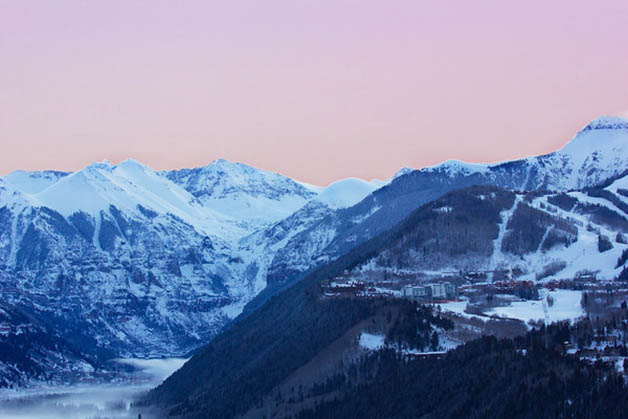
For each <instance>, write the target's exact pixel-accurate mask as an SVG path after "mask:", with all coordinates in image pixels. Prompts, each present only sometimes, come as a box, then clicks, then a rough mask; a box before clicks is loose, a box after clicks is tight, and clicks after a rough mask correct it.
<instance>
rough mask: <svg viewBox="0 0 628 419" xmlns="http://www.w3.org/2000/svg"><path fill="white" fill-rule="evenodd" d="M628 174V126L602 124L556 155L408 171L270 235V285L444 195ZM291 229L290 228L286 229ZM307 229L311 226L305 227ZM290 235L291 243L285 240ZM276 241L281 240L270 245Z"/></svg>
mask: <svg viewBox="0 0 628 419" xmlns="http://www.w3.org/2000/svg"><path fill="white" fill-rule="evenodd" d="M626 170H628V120H626V119H623V118H618V117H601V118H598V119H596V120H594V121H593V122H591V123H590V124H588V125H587V126H586V127H584V128H583V129H582V130H581V131H580V132H579V133H578V134H577V135H576V136H575V137H574V138H573V139H572V140H571V141H570V142H569V143H568V144H567V145H566V146H565V147H564V148H563V149H561V150H559V151H556V152H554V153H551V154H547V155H543V156H538V157H529V158H526V159H521V160H514V161H509V162H503V163H495V164H472V163H465V162H460V161H457V160H448V161H445V162H443V163H441V164H439V165H436V166H433V167H427V168H424V169H420V170H409V169H407V168H404V169H402V170H400V172H399V173H398V174H397V175H395V176H394V178H393V179H392V181H391V182H390V183H389V184H387V185H385V186H383V187H382V188H380V189H378V190H376V191H374V192H373V193H372V194H370V195H368V196H367V197H366V198H365V199H364V200H362V201H360V202H359V203H357V204H356V205H354V206H352V207H349V208H341V209H329V208H323V209H321V210H319V211H318V212H317V213H316V214H313V213H312V214H310V216H309V218H307V217H300V219H301V220H308V221H307V223H304V222H303V221H301V222H300V228H298V229H295V228H292V227H288V226H291V225H292V223H293V222H294V220H292V219H290V218H289V219H286V220H283V221H281V222H280V223H278V224H277V225H275V226H272V227H271V228H269V229H268V230H267V231H266V232H265V233H264V235H266V236H271V237H272V236H274V235H275V234H277V232H279V235H278V236H277V237H282V240H285V241H286V243H285V244H283V243H282V245H281V246H280V247H279V248H278V250H277V251H276V253H275V254H274V256H273V260H272V262H271V263H270V266H269V267H268V274H267V281H268V282H269V283H273V282H275V281H288V282H290V281H292V280H295V279H297V278H299V277H301V276H302V275H303V274H304V273H305V272H307V271H308V270H310V269H312V267H314V266H318V265H320V264H324V263H326V262H328V261H330V260H333V259H335V258H337V257H338V256H340V255H342V254H344V253H346V252H347V251H349V250H350V249H352V248H354V247H355V246H356V245H358V244H360V243H363V242H364V241H366V240H368V239H370V238H372V237H374V236H376V235H377V234H379V233H381V232H383V231H385V230H387V229H389V228H391V227H392V226H394V225H395V224H397V223H398V222H400V221H401V220H403V219H404V218H405V217H406V216H407V215H408V214H409V213H410V212H411V211H413V210H414V209H416V208H418V207H419V206H421V205H423V204H425V203H427V202H430V201H432V200H434V199H436V198H438V197H440V196H443V195H444V194H445V193H447V192H449V191H451V190H455V189H460V188H464V187H468V186H472V185H495V186H499V187H502V188H506V189H510V190H550V191H567V190H574V189H582V188H586V187H590V186H594V185H597V184H600V183H602V182H604V181H605V180H607V179H610V178H613V177H616V176H618V175H620V174H622V173H624V172H625V171H626ZM282 223H286V226H285V227H281V225H282ZM305 224H307V225H305ZM284 231H290V233H291V234H290V236H289V237H287V236H286V235H285V234H284V233H283V232H284ZM270 240H271V241H272V240H274V239H270Z"/></svg>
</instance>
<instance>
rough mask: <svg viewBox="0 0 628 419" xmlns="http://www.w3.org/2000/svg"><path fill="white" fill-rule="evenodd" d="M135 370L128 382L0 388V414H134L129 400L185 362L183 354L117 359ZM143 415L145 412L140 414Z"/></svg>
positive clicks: (48, 417) (54, 418) (46, 417)
mask: <svg viewBox="0 0 628 419" xmlns="http://www.w3.org/2000/svg"><path fill="white" fill-rule="evenodd" d="M117 361H118V362H120V363H123V364H127V365H132V366H134V367H135V368H137V373H136V374H135V375H134V377H132V379H131V382H121V383H120V382H117V383H110V384H80V385H71V386H57V387H39V388H34V389H28V390H27V389H20V390H18V391H16V390H9V389H3V390H0V418H3V419H5V418H6V419H9V418H15V419H18V418H19V419H84V418H105V417H106V418H136V417H137V413H138V412H135V411H132V410H131V409H130V404H131V402H132V401H133V400H134V399H135V398H136V397H137V396H138V395H139V394H141V393H143V392H145V391H148V390H150V389H151V388H153V387H155V386H156V385H158V384H160V383H161V382H162V381H163V380H164V379H165V378H166V377H168V376H169V375H170V374H172V373H173V372H174V371H176V370H177V369H179V368H181V366H182V365H183V364H184V363H185V361H186V359H182V358H165V359H135V358H129V359H119V360H117ZM143 417H145V418H146V415H143Z"/></svg>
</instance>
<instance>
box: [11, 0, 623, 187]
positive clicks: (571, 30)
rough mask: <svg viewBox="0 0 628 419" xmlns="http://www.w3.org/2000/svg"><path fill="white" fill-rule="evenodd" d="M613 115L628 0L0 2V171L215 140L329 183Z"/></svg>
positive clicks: (528, 140)
mask: <svg viewBox="0 0 628 419" xmlns="http://www.w3.org/2000/svg"><path fill="white" fill-rule="evenodd" d="M601 114H624V115H627V116H628V1H626V0H615V1H595V2H593V1H580V0H569V1H567V0H560V1H558V0H557V1H547V0H544V1H519V2H514V1H504V0H490V1H482V0H478V1H442V0H440V1H419V0H408V1H403V0H399V1H381V0H378V1H369V0H356V1H346V0H330V1H320V0H319V1H305V0H301V1H299V0H285V1H273V0H265V1H245V0H235V1H207V0H204V1H200V0H199V1H192V0H180V1H174V0H173V1H158V0H145V1H140V0H133V1H128V0H120V1H114V0H107V1H82V0H81V1H79V0H76V1H71V0H55V1H51V0H41V1H35V0H0V175H1V174H6V173H8V172H10V171H12V170H15V169H18V168H21V169H27V170H36V169H59V170H76V169H79V168H81V167H83V166H85V165H87V164H89V163H90V162H92V161H96V160H98V161H100V160H103V159H108V160H110V161H112V162H119V161H120V160H124V159H125V158H127V157H132V158H135V159H138V160H140V161H142V162H144V163H145V164H147V165H149V166H151V167H153V168H154V169H167V168H180V167H193V166H200V165H206V164H208V163H209V162H211V161H212V160H214V159H216V158H219V157H223V158H227V159H229V160H235V161H241V162H245V163H248V164H251V165H254V166H257V167H260V168H264V169H270V170H274V171H277V172H280V173H283V174H286V175H288V176H291V177H295V178H297V179H300V180H303V181H308V182H311V183H316V184H327V183H329V182H331V181H333V180H335V179H338V178H341V177H347V176H358V177H362V178H366V179H370V178H387V177H390V176H391V175H392V174H393V173H394V172H395V171H397V170H398V169H399V168H401V167H402V166H411V167H417V168H418V167H423V166H426V165H431V164H435V163H438V162H440V161H443V160H446V159H449V158H457V159H461V160H466V161H471V162H491V161H498V160H505V159H512V158H517V157H523V156H528V155H533V154H542V153H546V152H550V151H553V150H555V149H557V148H560V147H562V146H563V145H564V144H565V143H566V142H567V141H568V140H569V139H570V138H571V137H572V136H573V135H574V134H575V132H576V131H577V130H579V129H580V128H581V127H582V126H584V125H586V123H587V122H588V121H589V120H591V119H593V118H595V117H597V116H599V115H601Z"/></svg>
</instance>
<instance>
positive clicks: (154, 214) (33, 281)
mask: <svg viewBox="0 0 628 419" xmlns="http://www.w3.org/2000/svg"><path fill="white" fill-rule="evenodd" d="M338 185H344V186H338ZM338 185H333V186H332V187H331V188H329V189H328V188H316V187H312V186H304V185H302V184H300V183H298V182H295V181H293V180H291V179H289V178H286V177H284V176H281V175H278V174H275V173H271V172H266V171H262V170H258V169H254V168H252V167H249V166H246V165H243V164H239V163H231V162H227V161H225V160H218V161H216V162H214V163H212V164H210V165H209V166H207V167H203V168H197V169H185V170H180V171H169V172H155V171H153V170H152V169H150V168H149V167H147V166H145V165H143V164H141V163H139V162H137V161H134V160H127V161H124V162H122V163H120V164H119V165H113V164H110V163H109V162H106V161H105V162H102V163H94V164H91V165H89V166H87V167H85V168H84V169H82V170H79V171H77V172H75V173H62V172H33V173H27V172H13V173H11V174H9V175H7V176H5V177H3V178H0V261H2V262H0V288H1V289H2V297H1V298H0V300H2V301H4V302H6V303H10V304H13V305H15V306H17V307H19V308H20V309H22V310H25V311H27V312H29V313H31V315H32V316H33V318H35V319H37V320H38V321H41V322H42V323H43V324H45V325H47V326H48V327H50V328H52V329H56V330H61V331H63V333H62V336H63V337H64V338H66V339H67V340H68V341H69V342H70V343H72V344H73V345H75V346H76V347H77V348H80V350H82V351H84V352H85V353H90V354H95V355H97V356H99V357H104V358H107V357H112V356H121V355H130V354H136V355H141V356H165V355H181V354H185V353H187V352H189V351H190V350H192V349H194V348H196V347H198V346H199V345H201V344H203V343H205V342H207V341H208V340H209V339H211V337H212V336H214V335H215V334H216V333H217V332H218V331H219V330H220V329H221V328H222V327H223V326H224V325H225V324H226V323H228V321H229V320H230V319H232V318H233V317H235V316H236V315H237V314H239V313H240V311H241V310H242V307H243V306H244V304H246V303H247V302H248V301H249V300H250V299H251V298H253V296H254V295H256V294H258V293H259V292H260V291H261V289H263V288H264V286H265V285H266V281H265V278H264V277H263V276H262V274H261V273H259V274H258V269H255V263H256V262H255V257H256V254H251V252H246V251H243V250H242V249H241V245H240V240H241V239H242V238H243V237H246V236H248V235H251V234H253V233H254V232H256V231H258V230H259V229H261V228H263V227H265V226H268V225H272V223H273V222H276V221H277V220H280V219H282V218H284V217H285V216H286V215H290V214H292V213H293V212H295V211H297V210H299V209H300V208H302V207H304V206H305V205H306V204H307V203H309V202H312V201H316V202H317V203H318V204H320V205H326V204H323V203H324V202H333V203H334V204H333V205H335V206H338V205H351V204H352V203H354V202H355V200H357V199H360V198H361V197H363V196H364V195H366V194H368V193H369V192H371V191H372V190H373V189H374V188H375V187H376V186H374V185H371V184H369V183H367V182H362V181H358V180H355V179H350V180H347V181H346V182H340V183H339V184H338ZM257 250H258V251H259V252H261V253H263V252H264V250H263V249H257ZM249 259H251V260H249Z"/></svg>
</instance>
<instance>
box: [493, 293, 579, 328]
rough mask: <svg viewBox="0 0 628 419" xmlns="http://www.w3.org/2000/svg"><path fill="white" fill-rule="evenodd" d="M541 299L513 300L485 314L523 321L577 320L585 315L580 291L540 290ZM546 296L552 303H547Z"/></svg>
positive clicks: (551, 321)
mask: <svg viewBox="0 0 628 419" xmlns="http://www.w3.org/2000/svg"><path fill="white" fill-rule="evenodd" d="M540 294H541V300H527V301H515V302H513V303H511V304H510V305H508V306H505V307H495V308H494V309H492V310H490V311H488V312H486V314H487V315H497V316H499V317H507V318H510V319H518V320H521V321H523V322H526V323H527V322H528V321H530V320H533V321H537V320H543V321H545V322H546V323H548V324H549V323H553V322H558V321H562V320H570V321H573V320H577V319H579V318H581V317H583V316H584V315H585V312H584V309H583V308H582V306H581V305H580V300H581V299H582V292H581V291H572V290H555V291H547V290H541V293H540ZM548 297H550V299H553V301H554V302H553V304H552V305H550V304H549V303H548Z"/></svg>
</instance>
